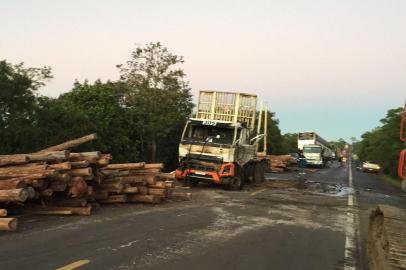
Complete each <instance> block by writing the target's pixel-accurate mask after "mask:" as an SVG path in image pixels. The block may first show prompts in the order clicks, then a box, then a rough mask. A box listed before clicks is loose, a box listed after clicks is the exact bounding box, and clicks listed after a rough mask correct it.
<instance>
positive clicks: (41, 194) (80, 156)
mask: <svg viewBox="0 0 406 270" xmlns="http://www.w3.org/2000/svg"><path fill="white" fill-rule="evenodd" d="M95 138H96V135H95V134H91V135H88V136H85V137H82V138H79V139H76V140H72V141H68V142H65V143H63V144H60V145H56V146H52V147H50V148H47V149H44V150H41V151H40V152H37V153H33V154H18V155H8V156H0V216H7V210H6V209H9V210H17V211H18V212H23V213H31V214H47V215H48V214H55V215H86V216H88V215H91V211H92V206H91V204H94V203H102V204H107V203H126V202H140V203H150V204H158V203H160V202H162V201H163V200H165V199H172V200H190V199H191V196H192V195H191V193H185V192H179V191H178V190H175V189H174V181H173V180H174V175H173V174H168V173H163V172H162V169H163V164H160V163H158V164H146V163H144V162H139V163H124V164H109V163H110V160H111V159H112V157H111V155H110V154H101V153H100V152H98V151H94V152H81V153H72V152H70V151H69V150H67V148H70V147H75V146H78V145H80V144H82V143H84V142H88V141H91V140H94V139H95ZM16 228H17V221H16V219H14V218H0V230H9V231H12V230H15V229H16Z"/></svg>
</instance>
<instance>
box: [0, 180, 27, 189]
mask: <svg viewBox="0 0 406 270" xmlns="http://www.w3.org/2000/svg"><path fill="white" fill-rule="evenodd" d="M26 186H27V183H26V182H24V181H23V180H21V179H15V180H0V189H17V188H25V187H26Z"/></svg>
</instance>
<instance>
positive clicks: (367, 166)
mask: <svg viewBox="0 0 406 270" xmlns="http://www.w3.org/2000/svg"><path fill="white" fill-rule="evenodd" d="M361 168H362V171H363V172H374V173H379V172H380V171H381V166H380V165H379V164H378V163H376V162H374V161H364V162H363V163H362V166H361Z"/></svg>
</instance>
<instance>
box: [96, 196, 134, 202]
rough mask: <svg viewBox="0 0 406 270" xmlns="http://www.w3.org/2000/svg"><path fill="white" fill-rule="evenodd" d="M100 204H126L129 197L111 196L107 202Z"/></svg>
mask: <svg viewBox="0 0 406 270" xmlns="http://www.w3.org/2000/svg"><path fill="white" fill-rule="evenodd" d="M99 202H100V203H125V202H127V195H125V194H124V195H110V196H109V197H108V198H107V199H105V200H99Z"/></svg>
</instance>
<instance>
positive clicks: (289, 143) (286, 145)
mask: <svg viewBox="0 0 406 270" xmlns="http://www.w3.org/2000/svg"><path fill="white" fill-rule="evenodd" d="M297 136H298V134H297V133H286V134H283V136H282V139H283V149H284V152H285V153H297Z"/></svg>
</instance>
